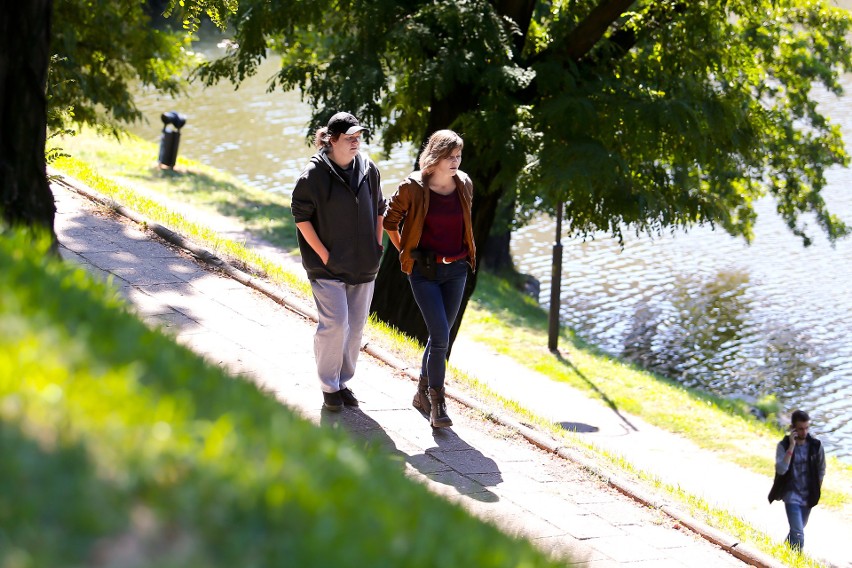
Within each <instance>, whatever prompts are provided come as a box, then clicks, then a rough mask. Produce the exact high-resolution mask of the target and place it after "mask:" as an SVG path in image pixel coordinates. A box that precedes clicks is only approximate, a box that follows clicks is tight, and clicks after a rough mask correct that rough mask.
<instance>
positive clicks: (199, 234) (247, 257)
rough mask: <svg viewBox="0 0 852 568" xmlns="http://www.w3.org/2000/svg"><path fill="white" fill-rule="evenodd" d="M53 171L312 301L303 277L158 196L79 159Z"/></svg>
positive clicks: (56, 165)
mask: <svg viewBox="0 0 852 568" xmlns="http://www.w3.org/2000/svg"><path fill="white" fill-rule="evenodd" d="M54 168H55V169H56V170H57V171H59V172H61V173H64V174H67V175H69V176H71V177H73V178H75V179H77V180H79V181H82V182H83V183H85V184H86V185H87V186H89V187H90V188H92V189H94V190H95V191H97V192H98V193H100V194H102V195H103V196H105V197H108V198H109V199H111V200H113V201H114V202H115V204H117V205H122V206H125V207H127V208H129V209H131V210H133V211H136V212H137V213H140V214H141V215H142V216H144V217H146V218H147V219H149V220H150V221H153V222H157V223H160V224H161V225H163V226H165V227H167V228H169V229H171V230H173V231H175V232H177V233H179V234H181V235H184V236H186V237H188V238H190V239H191V240H193V241H195V242H197V243H199V244H201V245H204V246H207V247H209V248H210V249H211V250H212V251H213V252H214V253H216V254H217V255H218V256H221V257H224V258H225V259H226V260H230V261H231V262H234V263H235V264H236V265H237V266H238V267H239V268H243V269H246V270H249V271H252V272H254V273H256V274H259V275H263V276H265V277H267V278H269V279H270V280H272V281H273V282H276V283H278V284H282V285H285V286H287V287H289V288H292V289H293V290H295V291H298V293H299V295H300V296H301V297H302V298H310V293H311V292H310V286H309V285H308V283H307V281H306V280H305V279H304V278H303V277H301V275H297V274H295V273H293V272H292V271H290V270H288V269H286V268H284V267H282V266H281V265H280V264H278V263H276V262H273V261H271V260H269V259H267V258H266V257H264V256H262V255H260V254H258V253H256V252H254V251H253V250H251V249H249V248H247V247H246V246H245V245H244V244H242V243H238V242H235V241H233V240H230V239H226V238H223V237H221V236H220V235H219V234H218V233H217V232H215V231H213V230H212V229H210V228H209V227H206V226H204V225H202V224H200V223H197V222H194V221H190V220H188V219H187V218H186V217H185V216H184V215H183V214H181V213H178V212H176V211H175V210H174V209H172V208H170V207H168V206H166V205H163V204H161V203H160V202H158V201H157V200H156V197H155V196H151V197H149V196H146V195H143V194H141V193H140V192H139V191H137V190H136V189H134V188H132V187H129V186H127V185H124V184H122V183H120V182H119V181H116V180H114V179H110V178H107V177H105V176H102V175H100V174H99V173H98V172H96V171H95V170H94V169H93V168H92V167H91V166H90V165H89V164H87V163H86V162H83V161H81V160H78V159H76V158H71V157H66V158H60V159H59V160H57V161H56V162H55V163H54ZM294 230H295V229H294Z"/></svg>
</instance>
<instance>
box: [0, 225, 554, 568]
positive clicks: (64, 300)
mask: <svg viewBox="0 0 852 568" xmlns="http://www.w3.org/2000/svg"><path fill="white" fill-rule="evenodd" d="M46 250H47V245H46V243H45V242H42V241H37V242H36V244H34V240H33V238H32V237H31V236H29V235H25V234H21V233H12V232H10V231H8V230H3V229H0V456H1V457H0V566H3V567H6V566H15V567H41V566H50V567H56V566H157V567H187V566H199V567H201V566H203V567H214V566H222V567H228V568H234V567H240V568H244V567H254V566H276V567H277V566H293V567H303V566H343V567H345V566H353V567H354V566H358V567H366V566H369V567H377V566H406V567H416V566H439V565H440V566H477V567H480V566H549V565H551V563H550V562H549V561H547V560H546V559H545V558H544V557H543V556H541V555H540V554H539V553H538V552H536V551H535V550H534V549H533V548H532V547H531V546H530V545H529V544H528V543H526V542H521V541H515V540H512V539H510V538H508V537H506V536H505V535H503V534H502V533H500V532H498V531H497V530H496V529H494V528H493V527H491V526H489V525H486V524H483V523H481V522H479V521H477V520H476V519H474V518H472V517H470V516H469V515H468V514H467V513H465V512H464V511H463V510H461V509H459V508H457V507H455V506H453V505H451V504H449V503H446V502H444V501H442V500H441V499H439V498H437V497H435V496H433V495H432V494H430V493H429V492H428V491H427V490H426V489H425V488H423V487H422V486H420V485H418V484H416V483H414V482H412V481H410V480H408V479H407V478H406V477H405V476H404V475H403V473H402V472H401V468H400V467H399V464H394V463H392V462H391V461H390V460H388V459H385V458H383V457H381V456H378V455H374V454H367V453H364V452H363V451H361V450H360V449H359V447H358V446H356V445H354V444H352V443H351V441H350V440H349V439H348V438H346V437H345V436H344V435H343V434H341V433H338V432H335V431H330V430H327V429H320V428H317V427H316V426H314V425H313V424H311V423H309V422H306V421H304V420H302V419H300V418H299V417H297V416H296V415H295V414H294V413H292V412H290V411H289V410H288V409H286V408H284V407H282V406H281V405H280V404H279V403H277V402H276V401H275V400H274V399H273V398H272V397H271V396H270V395H267V394H265V393H262V392H260V391H258V389H257V388H256V387H255V386H254V385H252V384H249V383H247V382H244V381H241V380H236V379H233V378H230V377H228V376H227V375H225V374H224V373H223V371H221V370H220V369H219V368H217V367H214V366H211V365H209V364H207V363H205V362H204V361H203V360H201V359H200V358H198V357H196V356H195V355H194V354H192V353H191V352H189V351H188V350H186V349H184V348H182V347H180V346H178V345H176V344H175V343H174V342H173V341H172V340H170V339H169V338H168V337H167V336H165V335H163V334H160V333H158V332H154V331H151V330H149V329H147V328H146V327H145V326H144V325H143V324H142V323H140V322H139V321H138V320H137V319H136V318H134V317H133V316H132V315H129V314H128V313H126V311H125V310H124V307H123V304H122V301H121V300H120V299H119V298H117V297H116V295H115V293H114V292H112V291H110V289H109V288H108V287H106V286H105V285H103V284H101V283H99V282H95V281H93V280H91V279H90V278H89V277H88V276H87V275H86V274H85V273H84V272H83V271H82V270H79V269H74V268H72V267H70V266H67V265H65V264H63V263H61V262H59V261H56V260H51V259H47V258H46Z"/></svg>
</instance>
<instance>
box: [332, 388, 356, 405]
mask: <svg viewBox="0 0 852 568" xmlns="http://www.w3.org/2000/svg"><path fill="white" fill-rule="evenodd" d="M337 394H339V395H340V398H342V399H343V404H345V405H346V406H358V399H357V398H355V393H354V392H352V389H350V388H349V387H344V388H342V389H340V391H339V392H338V393H337Z"/></svg>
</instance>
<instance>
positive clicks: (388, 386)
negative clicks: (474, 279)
mask: <svg viewBox="0 0 852 568" xmlns="http://www.w3.org/2000/svg"><path fill="white" fill-rule="evenodd" d="M53 189H54V194H55V196H56V200H57V207H58V213H57V218H56V231H57V234H58V236H59V240H60V243H61V250H62V254H63V256H65V257H66V258H69V259H71V260H73V261H75V262H78V263H80V264H81V265H82V266H84V267H86V268H87V269H89V270H91V271H92V272H94V273H97V274H101V275H103V276H104V277H108V276H110V275H111V277H112V278H113V281H114V283H115V285H117V286H118V287H119V288H120V289H121V291H122V293H123V294H124V295H125V297H127V299H128V300H129V301H130V302H131V303H132V304H133V305H134V306H135V308H136V310H137V311H138V313H139V314H140V315H141V316H142V317H143V318H145V319H146V320H147V321H149V322H151V323H152V324H156V325H160V326H162V327H163V328H165V329H166V330H167V331H168V332H170V333H172V334H174V336H175V337H176V338H177V339H178V341H180V342H182V343H184V344H186V345H188V346H189V347H191V348H192V349H193V350H195V351H196V352H198V353H200V354H202V355H203V356H205V357H207V358H208V359H209V360H210V361H212V362H214V363H216V364H220V365H223V366H225V367H227V368H228V369H230V370H231V371H232V372H233V373H235V374H238V375H242V376H245V377H248V378H250V379H252V380H254V381H256V382H257V383H258V384H260V385H262V386H263V387H264V388H268V389H270V390H271V391H273V392H274V393H275V394H276V396H278V397H279V398H280V399H281V400H282V402H284V403H285V404H287V405H288V406H290V407H291V408H293V409H294V410H296V411H297V412H300V413H301V414H303V415H305V416H307V417H308V418H310V419H312V420H314V421H315V422H317V423H319V424H324V425H328V426H330V427H340V428H345V429H347V430H349V431H350V432H352V433H353V434H354V435H356V436H358V437H359V438H361V439H364V440H366V441H367V443H370V444H377V445H379V446H381V447H383V448H385V449H386V450H387V451H389V452H393V453H395V454H398V455H399V456H400V457H401V458H402V459H403V460H404V462H405V464H406V472H407V473H408V475H410V476H411V477H412V478H414V479H417V480H419V481H421V482H423V483H426V484H427V485H428V486H430V487H431V488H432V489H434V490H435V491H436V492H437V493H439V494H441V495H444V496H446V497H447V498H448V499H451V500H454V501H457V502H458V503H460V504H462V505H463V506H464V507H466V508H467V509H469V510H470V511H471V512H473V513H474V514H476V515H478V516H480V517H482V518H484V519H489V520H490V521H492V522H494V523H495V524H496V525H497V526H499V527H501V528H502V529H503V530H504V531H505V532H507V533H509V534H513V535H522V536H524V537H527V538H529V539H531V540H532V541H533V542H534V543H536V544H537V545H538V546H540V547H541V548H542V549H544V550H547V551H550V552H552V553H553V554H555V555H559V556H563V557H570V558H572V559H573V562H575V563H576V564H577V565H580V566H589V567H603V566H621V565H625V566H655V567H656V566H734V565H742V562H741V561H740V560H739V559H737V558H735V556H733V555H732V554H730V553H728V552H726V551H725V550H724V548H727V549H730V550H733V552H734V553H737V554H739V555H740V556H741V557H743V558H746V559H747V560H749V561H750V562H751V563H755V564H758V565H761V564H762V565H766V566H772V565H773V564H774V563H773V562H772V561H771V560H769V559H767V558H766V557H765V556H763V555H760V554H758V553H755V552H754V551H752V550H749V549H748V548H747V547H745V546H742V545H740V546H737V543H736V541H734V540H733V539H731V538H730V537H727V536H726V535H723V534H720V533H717V532H716V531H713V530H711V529H708V528H707V527H703V526H702V525H701V524H700V523H695V522H694V521H692V520H691V519H690V518H689V517H688V516H686V515H683V514H681V513H680V512H679V511H677V510H676V508H675V507H673V506H671V505H669V504H663V505H664V506H662V507H646V506H643V505H641V504H640V503H638V502H637V501H636V500H635V499H632V498H629V497H627V496H625V495H624V494H622V492H619V491H616V490H615V489H613V485H615V486H621V487H622V488H624V487H626V488H627V493H630V492H631V491H630V487H629V486H628V485H627V484H619V483H606V482H605V480H602V479H601V478H600V477H599V476H597V475H594V474H592V473H590V471H589V470H590V469H592V470H594V469H595V465H594V464H590V467H583V466H582V465H580V464H578V463H577V462H574V461H571V460H570V459H564V458H563V457H560V455H562V456H564V455H566V453H565V452H564V451H561V450H560V449H559V448H550V449H551V450H552V451H547V450H543V449H540V448H539V447H536V446H535V445H533V444H531V443H529V442H528V441H527V440H526V439H525V438H524V437H522V436H521V434H520V433H523V432H524V428H523V427H522V426H519V425H516V424H513V423H512V422H511V421H510V420H509V421H504V424H499V423H495V422H494V421H491V420H487V419H485V418H484V417H483V416H484V415H483V413H482V410H485V411H486V412H490V410H489V409H480V410H477V409H476V408H470V407H468V406H465V405H462V404H459V403H458V402H456V401H450V403H449V409H450V413H451V416H452V417H453V419H454V422H455V426H454V427H453V428H452V429H447V430H441V431H436V432H433V431H432V429H431V428H430V427H429V426H428V423H427V422H426V420H425V419H424V418H423V417H422V416H421V415H420V414H419V413H418V412H417V411H415V410H414V409H413V408H411V406H410V403H411V395H412V394H413V386H414V383H413V381H412V378H411V375H412V374H413V373H415V372H416V370H414V371H412V370H410V369H406V368H405V367H406V365H405V363H399V362H394V361H393V358H392V357H390V356H387V355H385V354H383V353H382V352H381V350H380V349H375V348H372V347H371V346H372V344H370V345H368V349H367V351H368V353H375V354H378V355H380V356H381V357H380V358H375V357H372V356H370V355H368V354H362V358H361V360H360V362H359V367H358V375H357V376H356V381H355V382H353V384H352V386H353V389H354V390H355V391H356V392H357V394H358V396H359V399H361V400H362V406H361V408H360V410H352V409H347V410H345V411H344V412H343V413H341V414H339V415H328V414H326V413H321V412H320V410H319V407H320V403H321V395H320V392H319V388H318V384H317V379H316V376H315V367H314V361H313V351H312V340H313V331H314V323H313V321H311V320H310V319H309V317H305V315H307V316H310V315H311V314H312V312H313V308H312V306H310V305H305V304H304V303H303V302H301V301H300V300H299V299H298V298H296V297H293V296H287V294H286V291H282V290H278V291H276V292H275V293H277V294H278V295H279V296H280V299H281V300H283V301H286V302H288V303H290V304H291V305H294V306H301V307H300V308H297V311H293V310H290V309H287V308H286V307H284V306H282V305H281V304H280V303H277V302H275V301H273V300H272V299H271V298H270V297H268V296H267V295H264V294H261V293H260V292H258V291H257V290H255V289H253V288H251V287H248V286H244V285H243V284H241V283H240V282H238V281H237V280H234V279H233V278H229V277H227V276H225V275H223V274H222V273H221V272H220V271H212V270H210V269H209V268H208V267H206V266H205V265H203V264H202V263H199V262H198V261H197V260H196V259H194V258H193V257H192V255H190V254H188V253H187V252H186V251H183V250H180V249H178V248H177V247H174V246H166V245H165V244H164V243H163V242H162V241H160V240H159V239H157V238H156V237H154V236H153V235H152V234H151V233H150V232H143V230H142V229H141V228H140V227H139V226H138V225H136V224H134V223H132V222H130V221H128V220H126V219H123V218H121V217H115V216H113V215H112V214H111V213H109V212H106V211H105V210H104V209H103V208H99V207H96V206H94V205H93V204H92V203H91V202H90V201H88V200H87V199H84V198H82V197H80V196H79V195H78V194H76V193H75V192H73V191H69V190H68V189H65V188H64V187H62V186H60V185H54V187H53ZM258 284H260V286H261V287H263V283H262V282H261V283H258ZM300 312H301V313H300ZM453 353H454V355H453V359H452V360H451V362H452V363H453V364H454V365H455V366H457V367H460V368H463V369H464V368H468V369H470V370H471V371H475V373H474V374H475V376H477V377H478V378H479V379H480V380H481V381H482V382H485V383H487V384H489V385H491V386H492V387H493V388H494V389H495V390H496V391H498V392H500V394H501V395H503V396H505V397H506V398H511V399H515V400H517V401H518V402H520V403H521V405H522V406H524V407H527V408H530V409H532V410H533V411H534V412H536V413H537V414H540V415H543V416H545V417H548V418H550V419H552V420H555V421H557V422H571V423H575V424H584V425H586V426H587V427H586V428H583V429H585V430H588V431H589V436H590V438H592V439H593V440H594V441H595V443H597V444H599V445H600V446H601V447H605V448H607V449H611V450H613V451H616V452H618V453H621V454H623V455H624V456H625V457H627V458H628V460H629V461H632V462H633V463H635V464H636V465H637V466H638V467H640V468H642V469H645V470H647V471H650V472H652V473H656V474H658V475H660V472H658V471H657V470H658V469H659V468H660V467H662V468H663V469H666V470H669V471H668V473H669V474H672V475H674V474H677V475H674V477H673V478H672V479H674V482H675V483H680V484H681V485H682V486H683V487H684V488H686V489H688V490H690V491H693V492H696V493H698V494H703V495H704V496H705V499H708V497H709V498H710V499H708V500H711V499H712V500H713V501H714V502H717V501H716V496H714V495H710V494H708V493H707V492H706V491H705V488H706V487H707V486H712V487H718V488H720V489H721V491H718V493H721V494H722V496H723V497H725V500H724V501H718V502H719V503H720V504H724V505H729V504H733V505H739V504H742V505H743V506H744V511H745V512H748V510H749V508H752V509H754V510H758V509H759V507H758V505H757V504H758V503H760V505H761V507H762V509H763V510H765V513H766V514H765V515H764V516H765V522H766V523H767V525H766V526H767V527H770V528H768V529H767V530H770V532H771V534H779V535H781V536H783V534H784V532H786V525H785V523H784V518H783V517H784V514H783V509H782V508H780V506H779V505H778V504H777V503H776V505H775V506H773V507H771V508H770V507H769V506H768V505H767V504H766V502H765V495H766V492H767V489H768V481H767V479H765V478H761V477H760V476H753V475H751V474H747V473H746V472H743V471H742V470H737V471H733V470H730V466H727V465H726V464H724V463H716V462H714V460H713V458H712V457H707V456H706V452H702V451H697V450H696V449H695V448H692V447H690V445H689V444H688V443H686V442H684V441H682V440H681V439H680V438H678V437H677V436H673V435H671V434H668V433H664V432H660V431H657V430H656V429H654V428H652V427H650V426H648V425H646V424H643V423H642V422H641V421H640V420H638V419H637V418H635V417H630V416H624V415H621V414H617V413H614V412H613V411H612V410H611V409H610V408H608V407H606V406H605V405H603V404H598V403H597V402H595V401H590V400H589V399H588V398H586V397H584V396H583V395H581V394H579V393H577V392H576V391H573V390H572V389H571V388H570V387H567V386H565V385H559V384H556V383H553V382H552V381H549V380H548V379H546V378H545V377H542V376H540V375H536V374H535V373H532V372H530V371H528V370H526V369H525V368H523V367H521V366H519V365H517V364H515V363H514V362H513V361H511V360H508V359H505V358H502V357H499V356H497V355H495V354H492V353H488V352H487V350H485V351H484V350H483V347H482V346H480V345H478V344H464V345H462V344H458V343H457V345H456V347H455V348H454V350H453ZM460 354H465V355H464V358H463V359H457V358H458V357H461V355H460ZM388 362H390V363H391V364H390V365H389V364H388ZM474 362H475V367H474V365H473V363H474ZM454 394H456V395H457V397H458V399H460V400H468V399H467V397H466V395H465V393H463V392H455V391H454ZM474 406H475V404H474ZM568 409H570V413H569V410H568ZM568 413H569V414H568ZM495 414H496V415H499V412H495ZM519 432H520V433H519ZM527 433H529V432H527ZM541 445H542V446H544V447H549V446H548V442H547V440H544V441H543V443H542V444H541ZM557 453H558V454H560V455H557ZM569 457H570V456H569ZM699 458H700V461H699ZM587 465H589V464H587ZM687 468H689V469H687ZM726 468H728V469H726ZM662 473H666V472H662ZM661 477H664V478H666V476H661ZM667 480H669V479H667ZM636 489H637V490H636V491H635V492H634V494H636V495H641V493H642V491H641V490H640V489H639V488H636ZM744 495H745V497H744ZM743 516H744V517H746V518H747V519H748V520H749V521H753V519H752V517H750V516H748V515H746V514H743ZM823 517H825V518H823ZM821 519H822V520H821ZM827 519H828V516H827V514H826V513H825V512H824V511H820V510H816V511H815V512H814V514H813V515H812V520H811V525H809V527H808V529H809V530H808V531H807V538H808V541H807V547H808V549H809V550H810V552H811V553H812V554H816V555H818V556H821V557H825V558H829V559H830V560H831V562H832V563H833V564H834V565H835V566H842V567H844V568H846V567H848V566H852V564H850V559H852V554H849V549H848V548H845V549H844V547H847V546H848V544H847V543H848V535H849V534H852V532H850V531H849V530H848V526H849V525H848V524H842V523H840V524H838V525H837V527H836V530H835V529H829V528H825V527H823V526H822V525H823V523H825V522H826V520H827ZM684 525H687V526H690V525H691V526H693V527H694V528H695V529H697V532H694V531H691V530H687V529H686V528H684ZM823 530H825V533H823V536H826V537H827V538H828V539H829V540H830V539H832V538H833V539H834V540H835V541H836V542H835V543H834V545H833V546H832V545H830V543H829V544H824V543H822V542H821V540H820V537H819V536H818V535H817V534H816V533H820V532H822V531H823ZM844 530H845V531H846V532H838V531H844ZM699 534H703V535H704V537H706V538H702V537H701V536H699ZM838 535H843V536H845V537H846V540H845V541H844V540H843V538H842V537H838ZM708 538H709V539H711V540H714V541H715V542H718V543H721V544H722V547H720V546H716V545H714V544H713V543H712V542H710V541H709V540H708ZM779 538H780V537H779Z"/></svg>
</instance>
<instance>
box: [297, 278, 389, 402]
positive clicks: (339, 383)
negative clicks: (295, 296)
mask: <svg viewBox="0 0 852 568" xmlns="http://www.w3.org/2000/svg"><path fill="white" fill-rule="evenodd" d="M375 285H376V283H375V282H367V283H365V284H355V285H351V284H346V283H344V282H341V281H340V280H329V279H318V280H311V289H312V290H313V294H314V302H316V305H317V315H318V316H319V323H318V324H317V332H316V335H314V355H315V356H316V360H317V375H318V376H319V380H320V388H321V389H322V390H323V391H324V392H337V391H339V390H340V389H342V388H344V387H345V386H346V383H347V381H349V379H351V378H352V376H353V375H354V374H355V364H356V363H357V362H358V353H360V351H361V336H362V335H363V333H364V326H365V325H366V323H367V316H368V315H369V313H370V302H372V300H373V289H374V288H375Z"/></svg>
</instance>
